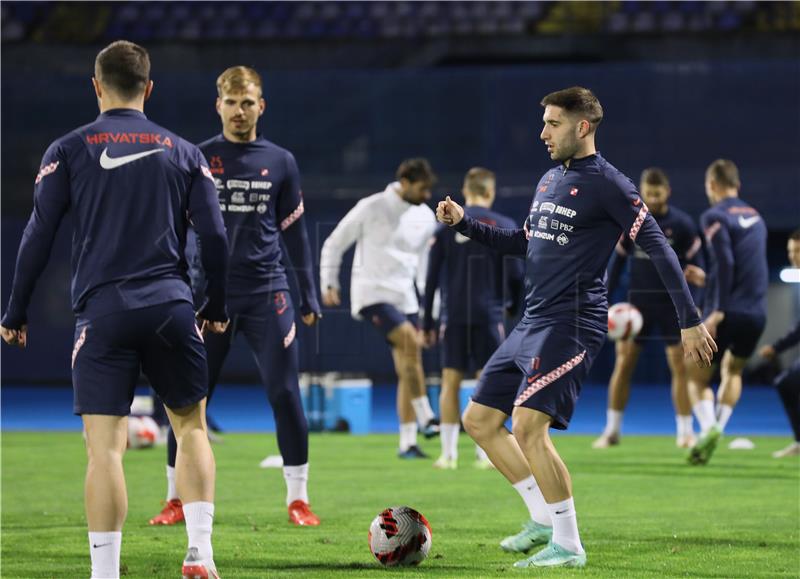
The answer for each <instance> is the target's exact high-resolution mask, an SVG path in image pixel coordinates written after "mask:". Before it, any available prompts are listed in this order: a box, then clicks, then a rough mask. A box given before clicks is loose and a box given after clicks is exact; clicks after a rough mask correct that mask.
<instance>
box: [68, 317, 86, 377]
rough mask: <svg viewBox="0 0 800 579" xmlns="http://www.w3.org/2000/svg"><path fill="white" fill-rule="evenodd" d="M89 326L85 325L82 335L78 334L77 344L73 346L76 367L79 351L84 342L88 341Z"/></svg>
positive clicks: (73, 358) (73, 362)
mask: <svg viewBox="0 0 800 579" xmlns="http://www.w3.org/2000/svg"><path fill="white" fill-rule="evenodd" d="M87 328H88V326H84V327H83V330H82V331H81V335H80V336H78V339H77V340H75V346H74V347H73V348H72V367H73V368H74V367H75V358H77V357H78V352H79V351H80V349H81V346H83V343H84V342H85V341H86V329H87Z"/></svg>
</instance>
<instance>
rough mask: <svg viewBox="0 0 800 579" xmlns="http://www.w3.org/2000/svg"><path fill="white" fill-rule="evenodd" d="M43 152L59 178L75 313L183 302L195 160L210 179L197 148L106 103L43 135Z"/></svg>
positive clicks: (186, 296)
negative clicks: (68, 228)
mask: <svg viewBox="0 0 800 579" xmlns="http://www.w3.org/2000/svg"><path fill="white" fill-rule="evenodd" d="M51 153H52V154H53V156H54V158H55V159H54V160H53V161H51V164H52V163H53V162H55V163H60V162H64V164H65V166H66V167H65V168H66V169H67V171H66V175H67V176H68V179H69V182H68V187H69V204H70V209H71V211H72V213H73V231H74V235H73V247H72V261H73V280H72V291H73V307H74V309H75V311H76V312H78V313H80V312H82V311H84V310H87V312H86V313H88V311H89V310H91V314H92V315H101V314H103V313H106V312H109V311H115V310H118V309H131V308H133V307H141V306H143V305H149V304H151V303H158V302H164V301H169V300H170V299H188V300H191V295H190V292H189V289H188V286H187V283H186V280H187V277H186V269H187V266H186V260H185V257H184V246H185V241H186V226H187V212H188V210H189V191H190V188H191V186H192V180H193V179H195V178H198V175H197V173H198V169H199V168H201V167H202V170H203V173H202V174H201V175H202V176H207V177H209V178H210V173H207V171H208V169H207V168H205V162H204V161H203V158H202V154H201V153H200V152H199V150H198V149H197V148H196V147H194V146H193V145H191V144H189V143H187V142H186V141H184V140H183V139H181V138H180V137H177V136H176V135H174V134H173V133H171V132H170V131H167V130H166V129H164V128H163V127H160V126H159V125H157V124H155V123H153V122H151V121H149V120H148V119H147V118H146V117H145V115H144V114H143V113H141V112H139V111H135V110H132V109H115V110H111V111H107V112H105V113H103V114H101V115H100V116H99V117H98V119H97V120H96V121H95V122H93V123H90V124H88V125H85V126H83V127H80V128H79V129H76V130H75V131H73V132H72V133H70V134H68V135H66V136H65V137H63V138H61V139H59V140H58V141H56V142H55V143H53V145H51V147H50V149H49V150H48V154H47V156H49V155H51ZM47 156H46V160H47ZM43 178H44V179H46V178H47V177H43Z"/></svg>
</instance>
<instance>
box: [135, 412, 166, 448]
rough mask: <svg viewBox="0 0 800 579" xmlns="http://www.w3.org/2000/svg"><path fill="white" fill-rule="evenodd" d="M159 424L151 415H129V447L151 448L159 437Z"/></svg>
mask: <svg viewBox="0 0 800 579" xmlns="http://www.w3.org/2000/svg"><path fill="white" fill-rule="evenodd" d="M158 431H159V429H158V424H156V421H155V420H153V419H152V418H151V417H149V416H129V417H128V448H150V447H151V446H153V445H154V444H155V443H156V439H157V438H158Z"/></svg>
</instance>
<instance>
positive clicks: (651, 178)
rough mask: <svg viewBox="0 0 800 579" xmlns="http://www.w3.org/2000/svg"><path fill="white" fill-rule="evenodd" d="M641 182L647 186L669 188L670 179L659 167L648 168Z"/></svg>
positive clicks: (643, 173)
mask: <svg viewBox="0 0 800 579" xmlns="http://www.w3.org/2000/svg"><path fill="white" fill-rule="evenodd" d="M640 182H641V183H642V184H645V185H655V186H657V187H658V186H661V187H669V179H668V178H667V174H666V173H665V172H664V170H663V169H660V168H658V167H648V168H647V169H645V170H644V171H642V177H641V179H640Z"/></svg>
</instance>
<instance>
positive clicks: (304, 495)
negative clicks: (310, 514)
mask: <svg viewBox="0 0 800 579" xmlns="http://www.w3.org/2000/svg"><path fill="white" fill-rule="evenodd" d="M283 478H284V480H285V481H286V506H287V507H288V506H289V505H290V504H292V502H294V501H297V500H300V501H303V502H304V503H307V502H308V463H305V464H301V465H299V466H284V467H283Z"/></svg>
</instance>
